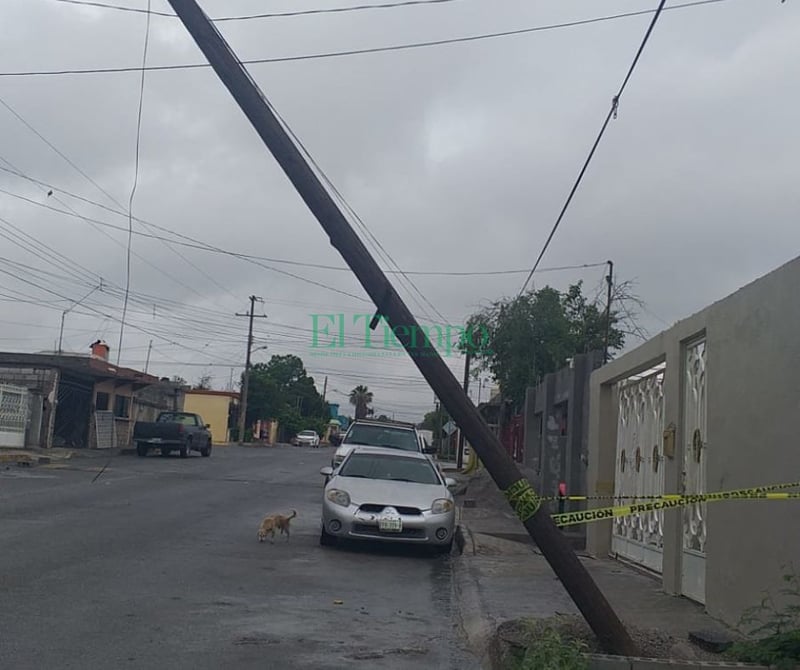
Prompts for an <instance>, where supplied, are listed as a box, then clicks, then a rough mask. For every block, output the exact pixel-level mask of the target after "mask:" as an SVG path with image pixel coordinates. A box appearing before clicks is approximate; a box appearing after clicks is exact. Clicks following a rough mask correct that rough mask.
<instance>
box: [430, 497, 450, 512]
mask: <svg viewBox="0 0 800 670" xmlns="http://www.w3.org/2000/svg"><path fill="white" fill-rule="evenodd" d="M452 511H453V501H452V500H448V499H447V498H439V499H438V500H434V501H433V504H432V505H431V513H432V514H447V512H452Z"/></svg>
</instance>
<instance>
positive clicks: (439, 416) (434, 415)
mask: <svg viewBox="0 0 800 670" xmlns="http://www.w3.org/2000/svg"><path fill="white" fill-rule="evenodd" d="M448 421H450V415H449V414H448V413H447V410H446V409H445V408H444V407H443V406H442V405H439V411H438V412H437V411H436V410H435V409H434V410H431V411H430V412H428V413H427V414H425V418H424V419H422V423H421V424H419V427H420V428H421V429H422V430H431V431H434V432H435V431H436V430H438V429H441V428H442V427H443V426H444V425H445V424H446V423H447V422H448ZM437 437H438V436H437Z"/></svg>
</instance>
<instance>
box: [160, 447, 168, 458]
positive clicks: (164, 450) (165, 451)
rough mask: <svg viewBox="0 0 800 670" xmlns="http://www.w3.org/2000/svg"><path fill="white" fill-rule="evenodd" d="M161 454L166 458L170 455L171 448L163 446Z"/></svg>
mask: <svg viewBox="0 0 800 670" xmlns="http://www.w3.org/2000/svg"><path fill="white" fill-rule="evenodd" d="M161 455H162V456H163V457H164V458H166V457H167V456H169V449H167V448H166V447H161Z"/></svg>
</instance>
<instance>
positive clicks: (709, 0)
mask: <svg viewBox="0 0 800 670" xmlns="http://www.w3.org/2000/svg"><path fill="white" fill-rule="evenodd" d="M720 2H728V0H695V1H694V2H685V3H682V4H679V5H672V6H670V7H666V8H664V11H668V10H672V9H686V8H688V7H698V6H701V5H711V4H716V3H720ZM654 12H655V10H652V9H643V10H639V11H635V12H622V13H619V14H609V15H605V16H596V17H593V18H590V19H580V20H577V21H564V22H561V23H551V24H547V25H541V26H532V27H529V28H518V29H515V30H504V31H500V32H494V33H481V34H478V35H468V36H465V37H452V38H447V39H440V40H428V41H423V42H409V43H405V44H393V45H389V46H382V47H371V48H366V49H346V50H342V51H327V52H321V53H315V54H302V55H298V56H274V57H271V58H254V59H250V60H242V61H240V62H241V63H242V64H243V65H261V64H265V63H288V62H293V61H304V60H317V59H321V58H339V57H346V56H358V55H363V54H374V53H385V52H389V51H407V50H410V49H421V48H426V47H435V46H445V45H449V44H461V43H466V42H477V41H480V40H488V39H496V38H502V37H513V36H516V35H525V34H528V33H537V32H544V31H548V30H558V29H561V28H573V27H576V26H585V25H589V24H592V23H600V22H603V21H614V20H616V19H625V18H630V17H634V16H644V15H647V14H653V13H654ZM209 67H211V66H210V65H209V64H208V63H187V64H184V65H181V64H175V65H149V66H147V67H146V68H145V69H147V71H149V72H156V71H162V72H165V71H172V70H197V69H206V68H209ZM141 70H142V68H141V67H105V68H74V69H62V70H24V71H12V72H0V77H49V76H62V75H82V74H115V73H122V72H140V71H141Z"/></svg>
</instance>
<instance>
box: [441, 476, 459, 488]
mask: <svg viewBox="0 0 800 670" xmlns="http://www.w3.org/2000/svg"><path fill="white" fill-rule="evenodd" d="M444 483H445V486H447V488H449V489H452V488H455V487H456V486H457V485H458V482H457V481H456V480H455V479H453V478H452V477H446V478H445V480H444Z"/></svg>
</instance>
